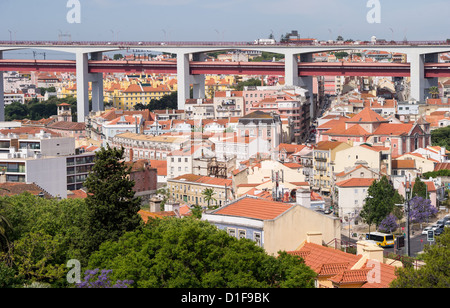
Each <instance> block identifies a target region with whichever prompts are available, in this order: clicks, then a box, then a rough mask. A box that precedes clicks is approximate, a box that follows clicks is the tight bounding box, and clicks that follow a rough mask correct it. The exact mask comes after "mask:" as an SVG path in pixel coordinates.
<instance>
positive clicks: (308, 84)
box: [297, 53, 316, 121]
mask: <svg viewBox="0 0 450 308" xmlns="http://www.w3.org/2000/svg"><path fill="white" fill-rule="evenodd" d="M300 62H309V63H311V62H313V54H312V53H306V54H301V55H300ZM297 74H298V73H297ZM299 85H300V86H301V87H303V88H305V89H308V94H309V102H310V105H309V114H310V117H311V121H312V119H313V118H314V116H315V112H316V105H315V102H314V84H313V77H312V76H305V77H299Z"/></svg>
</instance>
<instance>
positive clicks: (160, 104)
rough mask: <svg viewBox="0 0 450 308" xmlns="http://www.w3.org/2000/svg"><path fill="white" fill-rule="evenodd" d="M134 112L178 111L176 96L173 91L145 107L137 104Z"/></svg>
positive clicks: (175, 92) (153, 100)
mask: <svg viewBox="0 0 450 308" xmlns="http://www.w3.org/2000/svg"><path fill="white" fill-rule="evenodd" d="M134 109H135V110H144V109H148V110H150V111H153V110H164V109H178V94H177V91H174V92H172V93H170V94H168V95H164V96H163V97H161V98H160V99H152V100H150V103H148V104H147V105H144V104H141V103H138V104H136V105H134Z"/></svg>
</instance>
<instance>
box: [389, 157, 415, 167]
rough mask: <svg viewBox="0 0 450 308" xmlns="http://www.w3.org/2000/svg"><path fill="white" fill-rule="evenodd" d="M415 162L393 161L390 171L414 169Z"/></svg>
mask: <svg viewBox="0 0 450 308" xmlns="http://www.w3.org/2000/svg"><path fill="white" fill-rule="evenodd" d="M414 168H416V161H415V160H414V159H393V160H392V169H414Z"/></svg>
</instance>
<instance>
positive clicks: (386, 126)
mask: <svg viewBox="0 0 450 308" xmlns="http://www.w3.org/2000/svg"><path fill="white" fill-rule="evenodd" d="M413 126H414V124H413V123H382V124H380V126H379V127H378V128H377V129H376V130H375V132H374V133H373V135H388V136H391V135H392V136H401V135H405V134H408V133H409V132H410V131H411V129H412V128H413Z"/></svg>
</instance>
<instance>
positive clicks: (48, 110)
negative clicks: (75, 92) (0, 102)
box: [5, 96, 77, 121]
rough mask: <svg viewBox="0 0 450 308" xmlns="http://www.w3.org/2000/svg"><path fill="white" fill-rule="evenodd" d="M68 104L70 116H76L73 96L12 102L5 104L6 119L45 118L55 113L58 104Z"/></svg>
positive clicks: (35, 119)
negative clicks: (43, 100)
mask: <svg viewBox="0 0 450 308" xmlns="http://www.w3.org/2000/svg"><path fill="white" fill-rule="evenodd" d="M62 103H66V104H70V105H71V109H72V116H74V117H75V116H76V110H77V101H76V99H75V98H73V97H67V98H61V99H59V98H56V97H54V96H53V97H50V98H49V100H48V101H45V102H42V103H40V102H39V101H38V100H36V99H35V100H31V101H30V102H28V103H25V104H21V103H19V102H13V103H12V104H10V105H7V106H5V119H6V121H13V120H24V119H29V120H33V121H37V120H41V119H46V118H49V117H51V116H54V115H56V114H57V111H58V107H57V105H58V104H62Z"/></svg>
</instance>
